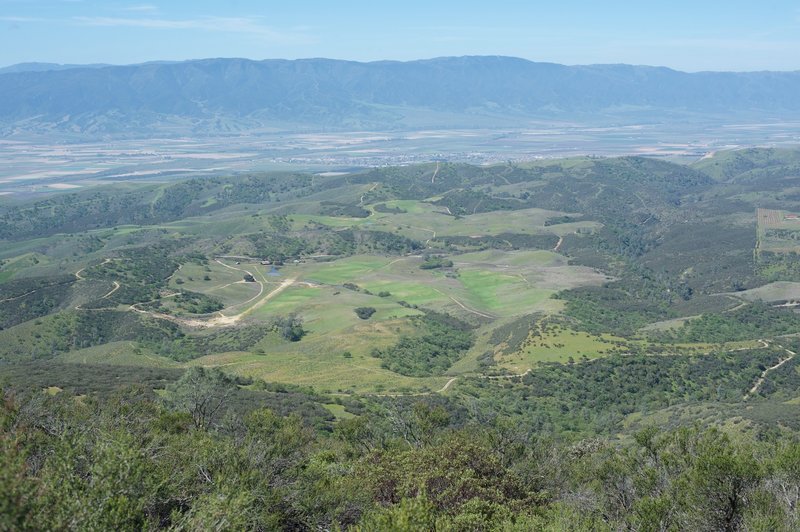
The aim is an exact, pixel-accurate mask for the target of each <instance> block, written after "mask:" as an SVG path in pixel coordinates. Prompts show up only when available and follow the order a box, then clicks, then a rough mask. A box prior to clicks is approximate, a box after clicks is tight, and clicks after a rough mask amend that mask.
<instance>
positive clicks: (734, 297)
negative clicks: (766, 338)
mask: <svg viewBox="0 0 800 532" xmlns="http://www.w3.org/2000/svg"><path fill="white" fill-rule="evenodd" d="M725 297H727V298H728V299H730V300H731V301H736V302H738V303H739V304H738V305H736V306H735V307H732V308H729V309H727V310H723V311H722V313H723V314H728V313H729V312H736V311H737V310H739V309H741V308H744V307H746V306H747V305H748V302H747V301H743V300H742V299H741V298H739V297H736V296H729V295H727V294H726V295H725ZM759 341H760V340H759Z"/></svg>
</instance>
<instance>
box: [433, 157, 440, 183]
mask: <svg viewBox="0 0 800 532" xmlns="http://www.w3.org/2000/svg"><path fill="white" fill-rule="evenodd" d="M437 175H439V163H438V162H437V163H436V170H434V171H433V175H432V176H431V185H433V184H434V183H435V182H436V176H437Z"/></svg>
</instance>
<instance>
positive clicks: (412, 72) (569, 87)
mask: <svg viewBox="0 0 800 532" xmlns="http://www.w3.org/2000/svg"><path fill="white" fill-rule="evenodd" d="M41 68H46V67H41ZM798 93H800V72H769V71H767V72H698V73H686V72H681V71H677V70H672V69H669V68H667V67H650V66H633V65H624V64H622V65H620V64H611V65H581V66H566V65H560V64H557V63H539V62H532V61H528V60H525V59H520V58H513V57H505V56H462V57H441V58H433V59H425V60H417V61H407V62H401V61H375V62H370V63H360V62H356V61H343V60H335V59H324V58H314V59H298V60H281V59H269V60H263V61H253V60H249V59H200V60H192V61H182V62H151V63H143V64H138V65H125V66H102V65H87V66H85V67H83V66H68V65H61V68H58V69H49V70H42V69H40V68H38V67H37V69H34V70H24V69H23V70H17V71H7V70H6V69H4V70H0V127H1V128H2V129H0V134H2V135H3V136H7V135H10V134H13V132H19V131H20V130H22V131H29V130H31V129H44V130H56V131H72V132H76V131H77V132H82V133H92V132H95V133H105V134H113V133H121V132H128V133H131V132H134V133H135V132H137V131H140V132H141V131H148V132H152V130H153V129H163V128H164V127H176V124H178V125H179V127H184V128H190V129H191V128H194V129H199V130H201V131H206V132H209V131H214V130H221V131H224V130H228V131H231V130H247V129H258V128H264V127H277V128H283V129H293V128H332V129H353V128H359V127H364V128H373V129H384V130H385V129H398V128H401V129H402V128H413V127H415V126H416V125H417V124H418V123H419V122H420V121H421V119H420V118H419V115H420V114H426V113H431V114H433V115H435V114H436V113H441V114H442V116H440V117H437V118H436V119H435V120H436V121H437V125H439V126H440V127H478V126H485V125H489V126H491V125H502V126H508V125H520V126H521V125H525V124H529V123H530V122H531V121H533V120H562V121H571V120H580V121H589V122H595V123H620V122H636V121H641V120H648V121H654V122H662V121H663V122H673V121H675V120H687V119H691V120H709V119H717V118H719V117H722V116H726V117H728V118H734V119H753V120H769V119H787V118H797V117H800V100H797V98H796V97H795V95H796V94H798Z"/></svg>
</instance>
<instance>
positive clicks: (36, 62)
mask: <svg viewBox="0 0 800 532" xmlns="http://www.w3.org/2000/svg"><path fill="white" fill-rule="evenodd" d="M461 57H505V58H509V59H520V60H523V61H529V62H531V63H539V64H554V65H563V66H570V67H580V66H608V65H626V66H635V67H646V68H666V69H669V70H674V71H676V72H684V73H690V74H691V73H694V74H696V73H701V72H716V73H725V72H733V73H748V72H798V71H800V67H798V68H794V69H788V70H777V69H758V70H696V71H692V70H683V69H680V68H673V67H671V66H667V65H658V64H647V63H622V62H608V63H559V62H557V61H549V60H546V59H530V58H526V57H520V56H512V55H499V54H462V55H440V56H431V57H418V58H414V59H374V60H358V59H346V58H338V57H323V56H309V57H296V58H287V57H262V58H257V57H241V56H214V57H211V56H209V57H193V58H187V59H153V60H149V61H141V62H133V63H103V62H96V63H60V62H57V61H22V62H19V63H11V64H0V70H2V69H6V68H10V67H16V66H20V65H57V66H59V67H66V66H74V67H101V68H102V67H122V66H136V65H144V64H149V63H187V62H193V61H213V60H242V61H253V62H263V61H314V60H331V61H348V62H353V63H365V64H367V63H385V62H389V63H414V62H422V61H434V60H437V59H449V58H461Z"/></svg>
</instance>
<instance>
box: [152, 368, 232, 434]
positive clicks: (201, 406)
mask: <svg viewBox="0 0 800 532" xmlns="http://www.w3.org/2000/svg"><path fill="white" fill-rule="evenodd" d="M235 391H236V382H235V381H234V380H233V379H231V378H230V377H228V376H227V375H225V374H224V373H223V372H222V371H220V370H219V369H217V368H213V369H205V368H202V367H192V368H189V369H188V370H187V371H186V373H184V374H183V376H182V377H181V378H180V379H179V380H178V381H177V382H176V383H175V384H173V385H170V386H169V387H168V388H167V393H168V396H167V399H166V400H165V402H166V403H167V405H168V406H170V407H171V408H173V409H175V410H182V411H184V412H188V413H189V414H190V415H191V416H192V421H193V422H194V426H195V427H197V428H199V429H207V428H208V426H209V425H210V424H211V423H212V422H213V420H214V419H215V417H216V416H217V414H219V413H221V411H222V408H223V407H224V406H225V404H226V402H227V401H228V399H229V398H230V397H231V395H232V394H233V393H234V392H235Z"/></svg>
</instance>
